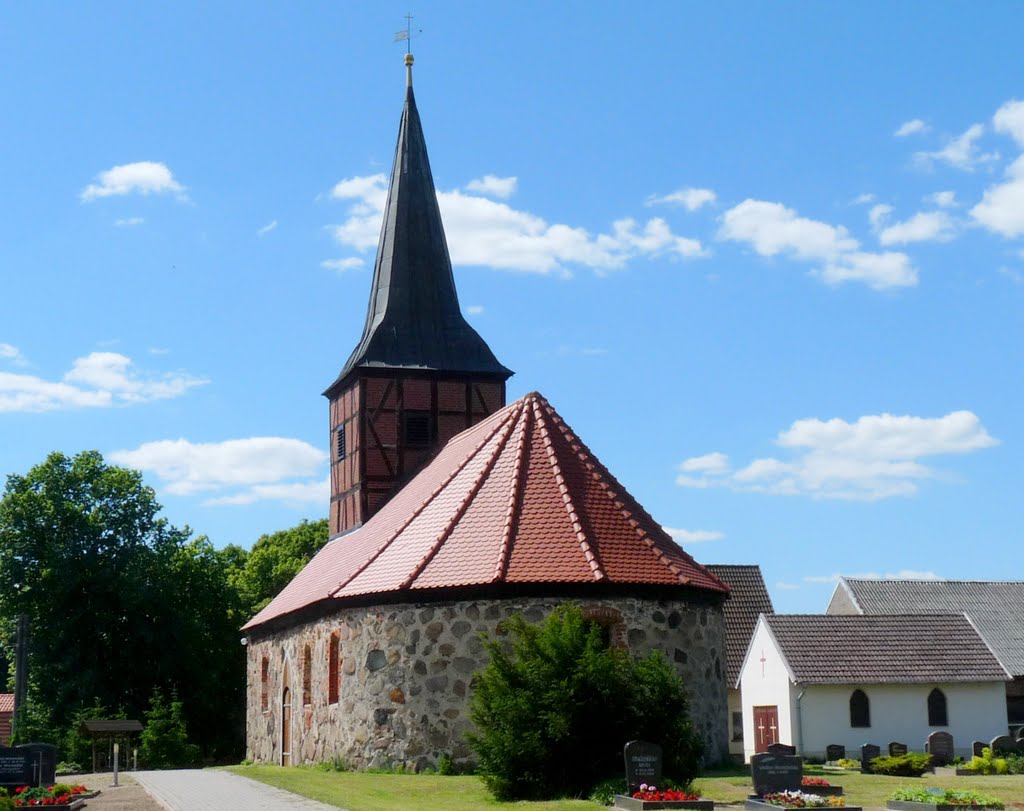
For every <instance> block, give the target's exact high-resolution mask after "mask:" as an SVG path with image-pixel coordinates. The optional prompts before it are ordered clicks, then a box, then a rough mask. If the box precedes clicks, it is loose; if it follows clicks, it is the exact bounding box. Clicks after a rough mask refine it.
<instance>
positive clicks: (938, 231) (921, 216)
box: [878, 211, 956, 245]
mask: <svg viewBox="0 0 1024 811" xmlns="http://www.w3.org/2000/svg"><path fill="white" fill-rule="evenodd" d="M955 235H956V228H955V226H954V225H953V220H952V218H951V217H950V216H949V215H948V214H947V213H946V212H945V211H920V212H918V213H917V214H915V215H914V216H913V217H911V218H910V219H909V220H904V221H903V222H897V223H893V224H892V225H888V226H886V227H885V228H883V229H882V230H881V231H880V232H879V234H878V241H879V242H881V243H882V244H883V245H906V244H907V243H910V242H949V240H951V239H952V238H953V237H954V236H955Z"/></svg>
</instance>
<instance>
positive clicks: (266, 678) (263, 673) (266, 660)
mask: <svg viewBox="0 0 1024 811" xmlns="http://www.w3.org/2000/svg"><path fill="white" fill-rule="evenodd" d="M260 709H261V710H263V712H266V711H267V710H268V709H270V657H269V656H264V657H263V662H262V664H261V665H260Z"/></svg>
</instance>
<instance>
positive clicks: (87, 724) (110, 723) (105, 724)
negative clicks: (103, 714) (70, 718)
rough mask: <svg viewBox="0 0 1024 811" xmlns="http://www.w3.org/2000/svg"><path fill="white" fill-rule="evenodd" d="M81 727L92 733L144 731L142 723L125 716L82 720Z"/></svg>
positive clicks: (84, 730) (82, 729)
mask: <svg viewBox="0 0 1024 811" xmlns="http://www.w3.org/2000/svg"><path fill="white" fill-rule="evenodd" d="M79 729H80V730H81V731H82V732H83V733H88V734H90V735H120V734H122V733H126V732H142V723H141V722H139V721H134V720H126V719H123V718H115V719H113V720H92V721H82V724H81V726H80V727H79Z"/></svg>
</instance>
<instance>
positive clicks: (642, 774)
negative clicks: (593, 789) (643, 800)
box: [622, 741, 661, 794]
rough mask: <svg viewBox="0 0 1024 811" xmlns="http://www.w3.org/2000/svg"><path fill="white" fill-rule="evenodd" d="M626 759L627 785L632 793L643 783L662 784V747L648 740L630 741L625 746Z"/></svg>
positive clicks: (623, 753) (624, 754) (623, 750)
mask: <svg viewBox="0 0 1024 811" xmlns="http://www.w3.org/2000/svg"><path fill="white" fill-rule="evenodd" d="M622 755H623V757H624V758H625V759H626V785H627V786H629V793H630V794H632V793H633V792H634V791H637V790H638V789H639V788H640V784H641V783H647V784H648V785H654V786H660V785H661V747H660V746H658V744H656V743H648V742H647V741H630V742H629V743H627V744H626V745H625V747H623V749H622Z"/></svg>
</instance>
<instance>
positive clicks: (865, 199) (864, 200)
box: [851, 192, 875, 206]
mask: <svg viewBox="0 0 1024 811" xmlns="http://www.w3.org/2000/svg"><path fill="white" fill-rule="evenodd" d="M851 202H852V203H853V205H855V206H866V205H867V204H868V203H873V202H875V195H873V194H871V193H870V192H866V193H864V194H858V195H857V196H856V197H854V198H853V200H852V201H851Z"/></svg>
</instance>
